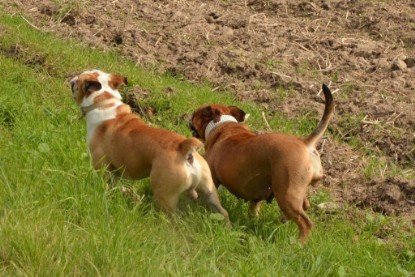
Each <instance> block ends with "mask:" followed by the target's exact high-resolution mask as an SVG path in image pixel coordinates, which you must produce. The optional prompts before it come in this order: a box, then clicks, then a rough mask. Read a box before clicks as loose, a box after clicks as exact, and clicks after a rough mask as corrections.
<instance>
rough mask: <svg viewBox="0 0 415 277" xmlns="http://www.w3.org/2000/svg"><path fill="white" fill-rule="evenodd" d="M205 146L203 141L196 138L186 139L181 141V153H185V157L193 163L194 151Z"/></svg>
mask: <svg viewBox="0 0 415 277" xmlns="http://www.w3.org/2000/svg"><path fill="white" fill-rule="evenodd" d="M202 146H203V143H202V142H201V141H200V140H198V139H196V138H189V139H185V140H184V141H182V143H180V145H179V148H180V153H182V154H183V157H185V159H186V160H187V161H188V162H189V163H190V164H192V163H193V154H192V153H193V152H195V151H197V150H199V149H200V148H201V147H202Z"/></svg>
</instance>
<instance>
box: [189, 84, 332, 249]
mask: <svg viewBox="0 0 415 277" xmlns="http://www.w3.org/2000/svg"><path fill="white" fill-rule="evenodd" d="M323 92H324V97H325V109H324V114H323V117H322V119H321V121H320V122H319V124H318V126H317V128H316V129H315V130H314V132H312V133H311V134H310V135H309V136H308V137H307V138H305V139H302V138H298V137H296V136H293V135H288V134H280V133H264V134H257V133H255V132H253V131H250V130H249V128H248V127H247V126H246V125H245V124H242V123H240V122H243V121H244V119H245V112H244V111H242V110H241V109H239V108H237V107H235V106H224V105H219V104H211V105H205V106H202V107H200V108H198V109H197V110H196V111H195V112H194V113H193V115H192V118H191V120H190V121H189V128H190V129H191V130H192V131H193V136H195V137H198V138H200V139H202V140H203V141H204V142H205V151H206V152H205V159H206V161H207V162H208V164H209V166H210V170H211V171H212V175H213V181H214V182H215V184H216V185H217V186H218V185H220V184H222V185H224V186H225V187H226V188H227V189H228V190H229V191H230V192H231V193H233V194H234V195H236V196H237V197H239V198H242V199H245V200H249V201H250V208H249V213H250V215H253V216H257V215H258V212H259V209H260V204H261V201H262V200H269V201H271V200H272V198H274V197H275V199H276V200H277V202H278V205H279V206H280V208H281V210H282V211H283V213H284V214H285V215H286V216H287V217H288V218H289V219H292V220H293V221H295V222H296V223H297V225H298V227H299V238H300V241H301V242H305V241H306V239H307V237H308V235H309V234H310V231H311V228H312V227H313V223H312V221H311V220H310V219H309V217H308V216H307V214H306V213H305V210H307V209H308V208H309V206H310V204H309V202H308V200H307V198H306V191H307V187H308V185H310V184H312V183H315V182H317V181H319V180H320V179H322V178H323V168H322V165H321V161H320V155H319V153H318V151H317V150H316V144H317V143H318V142H319V140H320V139H321V137H322V136H323V133H324V131H325V130H326V129H327V126H328V124H329V121H330V118H331V117H332V115H333V111H334V103H333V97H332V94H331V92H330V90H329V88H328V87H327V86H326V85H324V84H323Z"/></svg>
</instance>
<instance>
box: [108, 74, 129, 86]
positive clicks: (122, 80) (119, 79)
mask: <svg viewBox="0 0 415 277" xmlns="http://www.w3.org/2000/svg"><path fill="white" fill-rule="evenodd" d="M108 85H109V86H110V88H112V89H118V88H119V87H120V86H121V85H128V81H127V77H124V76H121V75H118V74H111V78H110V80H109V82H108Z"/></svg>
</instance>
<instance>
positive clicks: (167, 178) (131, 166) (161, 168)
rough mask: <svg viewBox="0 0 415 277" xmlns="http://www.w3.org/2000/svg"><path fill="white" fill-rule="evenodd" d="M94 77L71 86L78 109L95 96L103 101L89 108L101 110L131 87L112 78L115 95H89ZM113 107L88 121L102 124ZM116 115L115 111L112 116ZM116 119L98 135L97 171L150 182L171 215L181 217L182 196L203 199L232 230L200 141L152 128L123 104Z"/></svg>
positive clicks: (94, 147) (94, 145) (93, 148)
mask: <svg viewBox="0 0 415 277" xmlns="http://www.w3.org/2000/svg"><path fill="white" fill-rule="evenodd" d="M93 72H94V73H91V71H87V72H86V73H83V74H81V75H79V76H77V77H75V78H74V79H73V80H72V81H71V85H72V90H73V93H74V98H75V100H76V101H77V103H78V104H81V103H82V102H83V101H84V99H81V98H84V97H89V96H90V95H92V93H95V94H98V96H96V97H95V99H93V101H89V102H93V103H94V105H96V104H97V102H98V103H99V101H103V100H105V99H108V98H109V97H113V96H112V95H118V91H111V89H117V88H118V86H119V85H120V84H122V83H126V79H125V78H124V77H122V76H120V75H110V78H109V80H108V84H106V86H107V87H109V88H111V89H108V91H95V92H94V91H89V92H88V91H87V90H90V88H89V86H88V85H85V82H87V84H88V81H94V82H96V81H97V80H98V79H97V76H96V75H97V74H96V73H95V71H93ZM101 73H102V72H101ZM103 74H104V73H102V75H103ZM91 87H95V88H99V84H95V83H93V84H92V86H91ZM102 87H105V86H104V84H102ZM101 90H102V89H101ZM80 95H81V96H80ZM111 107H114V104H109V105H105V106H102V107H101V106H99V107H98V108H96V109H94V110H92V111H90V112H89V113H88V114H87V120H91V122H94V120H95V121H96V120H97V117H98V116H100V115H99V111H97V110H105V109H107V110H108V109H109V108H111ZM111 115H112V113H111V111H110V112H109V115H106V116H110V117H111ZM113 115H114V118H110V119H108V120H103V121H102V122H101V123H100V124H99V125H98V127H96V128H95V129H93V134H92V136H91V140H90V143H89V149H90V152H91V155H92V163H93V166H94V168H95V169H100V168H106V169H107V170H108V171H109V172H111V174H116V175H119V176H122V177H124V178H128V179H134V180H137V179H142V178H146V177H150V182H151V187H152V190H153V194H154V198H155V200H156V202H157V204H158V206H159V207H160V208H161V209H162V210H163V211H165V212H168V213H172V212H175V210H176V207H177V203H178V200H179V196H180V195H181V193H183V192H185V191H188V192H189V194H190V195H191V196H192V197H193V198H197V196H198V193H199V194H200V195H201V196H203V197H204V198H205V199H206V200H207V203H208V204H209V206H210V207H211V208H212V209H213V210H214V211H215V212H219V213H221V214H223V216H224V217H225V220H226V222H227V224H229V218H228V213H227V212H226V210H225V209H223V207H222V206H221V204H220V201H219V198H218V194H217V191H216V187H215V186H214V183H213V181H212V178H211V173H210V169H209V166H208V164H207V163H206V161H205V160H204V158H203V157H202V156H201V155H200V154H199V153H198V152H197V149H199V148H200V147H201V146H202V143H201V142H200V141H199V140H197V139H195V138H190V139H186V138H185V137H183V136H182V135H179V134H177V133H174V132H171V131H167V130H164V129H159V128H154V127H151V126H149V125H147V124H146V123H145V122H144V121H143V120H141V119H140V118H139V117H138V116H137V115H136V114H133V113H132V112H131V108H130V107H129V106H128V105H126V104H123V103H118V106H117V107H116V109H114V112H113ZM94 117H95V118H94ZM98 121H99V120H98ZM87 123H88V121H87Z"/></svg>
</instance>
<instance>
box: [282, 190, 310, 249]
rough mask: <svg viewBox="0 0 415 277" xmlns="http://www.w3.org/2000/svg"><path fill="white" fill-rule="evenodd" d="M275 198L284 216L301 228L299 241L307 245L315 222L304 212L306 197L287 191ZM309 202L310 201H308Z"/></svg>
mask: <svg viewBox="0 0 415 277" xmlns="http://www.w3.org/2000/svg"><path fill="white" fill-rule="evenodd" d="M275 198H276V200H277V202H278V205H279V206H280V208H281V210H282V211H283V212H284V214H285V215H286V216H287V217H288V218H289V219H291V220H293V221H294V222H295V223H296V224H297V226H298V228H299V239H300V241H301V243H305V241H306V240H307V237H308V236H309V235H310V232H311V228H313V222H312V221H311V220H310V218H308V216H307V214H306V213H305V212H304V209H303V206H304V205H305V199H306V198H305V195H304V194H303V193H298V192H290V191H287V192H286V193H285V194H283V193H276V194H275ZM307 202H308V200H307Z"/></svg>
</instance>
